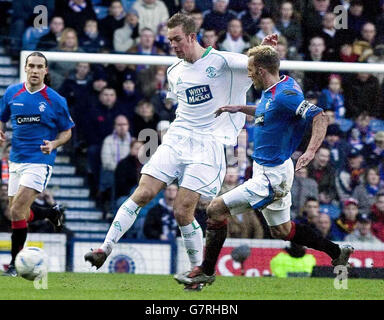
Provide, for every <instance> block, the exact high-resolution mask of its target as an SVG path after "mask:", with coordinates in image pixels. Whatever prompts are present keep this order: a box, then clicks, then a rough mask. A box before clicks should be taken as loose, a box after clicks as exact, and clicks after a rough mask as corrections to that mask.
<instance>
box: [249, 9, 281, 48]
mask: <svg viewBox="0 0 384 320" xmlns="http://www.w3.org/2000/svg"><path fill="white" fill-rule="evenodd" d="M273 33H276V34H277V35H280V31H279V30H277V29H276V26H275V22H274V21H273V19H272V17H271V16H269V15H262V16H261V18H260V30H259V31H258V32H257V33H256V34H255V36H254V37H253V38H252V41H251V44H253V45H255V44H260V43H261V42H262V41H263V39H264V38H265V37H266V36H268V35H271V34H273Z"/></svg>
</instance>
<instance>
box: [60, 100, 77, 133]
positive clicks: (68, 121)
mask: <svg viewBox="0 0 384 320" xmlns="http://www.w3.org/2000/svg"><path fill="white" fill-rule="evenodd" d="M57 104H58V106H57V107H58V112H57V129H58V131H59V132H62V131H66V130H68V129H71V128H72V127H74V126H75V123H74V122H73V120H72V117H71V115H70V114H69V110H68V105H67V100H66V99H65V98H63V97H60V98H59V99H58V101H57Z"/></svg>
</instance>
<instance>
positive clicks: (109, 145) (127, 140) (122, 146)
mask: <svg viewBox="0 0 384 320" xmlns="http://www.w3.org/2000/svg"><path fill="white" fill-rule="evenodd" d="M131 142H132V137H131V135H130V133H129V121H128V119H127V117H126V116H123V115H118V116H117V117H116V118H115V127H114V130H113V132H112V134H110V135H108V136H107V137H106V138H105V139H104V141H103V145H102V147H101V173H100V186H99V193H100V199H99V200H100V201H101V207H102V210H103V213H104V218H105V217H106V215H107V214H108V213H111V212H113V211H114V199H115V190H114V186H115V181H114V172H115V169H116V167H117V164H118V163H119V162H120V160H122V159H123V158H125V157H127V156H128V154H129V151H130V146H131Z"/></svg>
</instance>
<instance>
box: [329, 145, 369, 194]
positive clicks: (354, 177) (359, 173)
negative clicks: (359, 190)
mask: <svg viewBox="0 0 384 320" xmlns="http://www.w3.org/2000/svg"><path fill="white" fill-rule="evenodd" d="M363 161H364V158H363V156H362V155H361V152H360V151H359V150H357V149H351V151H350V152H349V154H348V157H347V163H346V165H345V167H344V168H343V169H342V170H340V171H339V172H338V173H337V174H336V191H337V195H338V197H339V199H340V200H341V201H343V200H344V199H347V198H350V197H351V196H352V193H353V191H354V189H355V187H356V186H358V185H359V184H360V183H361V182H362V181H363V174H364V168H363Z"/></svg>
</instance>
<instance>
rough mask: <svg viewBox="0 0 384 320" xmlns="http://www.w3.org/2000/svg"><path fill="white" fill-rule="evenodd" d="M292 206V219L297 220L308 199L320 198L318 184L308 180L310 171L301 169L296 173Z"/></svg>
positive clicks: (292, 192)
mask: <svg viewBox="0 0 384 320" xmlns="http://www.w3.org/2000/svg"><path fill="white" fill-rule="evenodd" d="M291 194H292V206H291V217H292V218H296V216H298V215H299V213H300V209H301V208H302V207H303V206H304V203H305V201H306V199H307V198H315V199H318V198H319V188H318V184H317V182H316V181H315V180H314V179H312V178H308V169H307V168H306V167H305V168H301V169H300V170H299V171H295V178H294V179H293V184H292V188H291Z"/></svg>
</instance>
